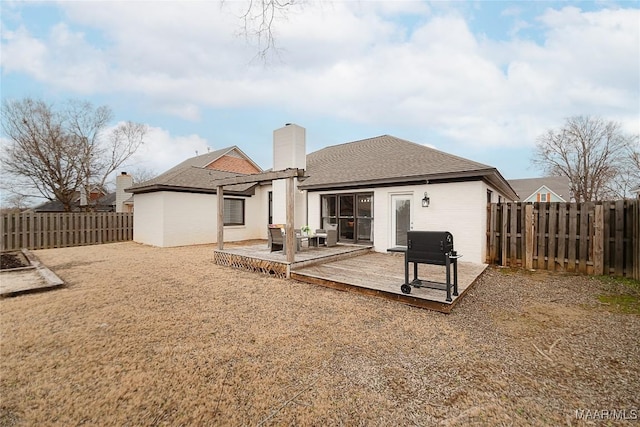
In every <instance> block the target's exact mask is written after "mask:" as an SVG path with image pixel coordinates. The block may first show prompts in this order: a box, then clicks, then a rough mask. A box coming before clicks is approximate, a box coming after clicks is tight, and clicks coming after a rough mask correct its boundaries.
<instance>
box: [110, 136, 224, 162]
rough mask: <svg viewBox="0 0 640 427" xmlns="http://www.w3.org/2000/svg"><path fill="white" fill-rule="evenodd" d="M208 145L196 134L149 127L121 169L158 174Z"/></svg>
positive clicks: (205, 149)
mask: <svg viewBox="0 0 640 427" xmlns="http://www.w3.org/2000/svg"><path fill="white" fill-rule="evenodd" d="M208 147H209V145H208V142H207V140H205V139H204V138H202V137H200V136H198V135H171V133H170V132H169V131H167V130H165V129H162V128H159V127H150V128H149V129H148V132H147V135H146V136H145V138H144V144H143V145H142V147H140V148H139V149H138V151H137V152H136V153H135V154H134V155H133V156H132V157H131V159H129V161H128V162H127V164H126V165H125V166H123V167H122V168H121V169H123V170H126V169H127V168H131V167H133V168H136V169H137V168H143V169H145V170H151V171H155V172H156V173H157V174H160V173H163V172H165V171H166V170H168V169H170V168H172V167H173V166H175V165H177V164H178V163H180V162H181V161H183V160H186V159H188V158H189V157H193V156H195V155H196V152H197V153H198V154H204V153H206V152H207V149H208ZM218 148H222V147H218Z"/></svg>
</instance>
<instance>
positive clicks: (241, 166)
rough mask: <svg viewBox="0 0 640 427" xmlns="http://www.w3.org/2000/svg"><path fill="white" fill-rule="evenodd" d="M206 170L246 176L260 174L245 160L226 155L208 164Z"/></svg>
mask: <svg viewBox="0 0 640 427" xmlns="http://www.w3.org/2000/svg"><path fill="white" fill-rule="evenodd" d="M206 168H207V169H215V170H219V171H225V172H236V173H241V174H246V175H248V174H254V173H259V172H261V171H260V170H259V169H258V168H257V167H256V166H255V165H254V164H252V163H251V162H249V161H248V160H247V159H244V158H241V157H239V156H233V155H228V154H225V155H224V156H220V157H219V158H218V159H216V160H214V161H213V162H211V163H209V164H208V165H207V166H206Z"/></svg>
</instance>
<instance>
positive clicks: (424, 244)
mask: <svg viewBox="0 0 640 427" xmlns="http://www.w3.org/2000/svg"><path fill="white" fill-rule="evenodd" d="M461 256H462V255H458V254H457V253H456V251H455V250H454V249H453V235H452V234H451V233H449V232H448V231H408V232H407V248H406V252H405V263H404V284H403V285H402V286H401V287H400V289H401V290H402V292H403V293H405V294H409V293H411V287H412V286H413V287H414V288H422V287H424V288H431V289H440V290H445V291H447V301H452V298H451V287H452V285H453V295H454V296H457V295H458V258H460V257H461ZM410 262H412V263H413V281H411V282H409V263H410ZM418 264H433V265H444V266H445V267H446V273H447V281H446V283H440V282H432V281H428V280H421V279H418ZM451 265H453V283H452V282H451Z"/></svg>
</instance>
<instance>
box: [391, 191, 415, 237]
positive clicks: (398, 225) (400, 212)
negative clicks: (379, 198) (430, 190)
mask: <svg viewBox="0 0 640 427" xmlns="http://www.w3.org/2000/svg"><path fill="white" fill-rule="evenodd" d="M411 199H412V195H411V194H393V195H391V246H392V247H393V246H407V231H409V230H411V229H412V228H413V219H412V214H411V210H412V209H411Z"/></svg>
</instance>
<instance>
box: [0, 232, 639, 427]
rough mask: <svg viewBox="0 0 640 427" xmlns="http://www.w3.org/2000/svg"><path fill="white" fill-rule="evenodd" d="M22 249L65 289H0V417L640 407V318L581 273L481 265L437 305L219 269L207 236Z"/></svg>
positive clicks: (445, 418) (377, 421) (27, 421)
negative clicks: (159, 243)
mask: <svg viewBox="0 0 640 427" xmlns="http://www.w3.org/2000/svg"><path fill="white" fill-rule="evenodd" d="M35 253H36V255H37V256H38V257H39V258H40V260H41V261H42V262H43V263H44V264H45V265H47V266H48V267H49V268H50V269H52V270H53V271H54V272H55V273H56V274H57V275H58V276H60V277H61V278H62V279H63V280H64V281H65V282H66V283H67V285H68V286H67V287H66V288H63V289H58V290H55V291H50V292H43V293H38V294H28V295H22V296H18V297H15V298H5V299H3V300H1V301H0V331H1V346H0V379H1V380H0V425H3V426H5V425H65V426H66V425H81V424H87V425H117V426H121V425H171V426H177V425H235V426H239V425H253V426H261V425H367V426H387V425H419V426H430V425H449V426H457V425H460V426H461V425H550V426H557V425H589V424H600V423H601V421H602V420H605V421H606V423H608V424H611V425H618V424H620V425H629V424H636V423H638V421H637V419H638V417H640V413H639V410H640V345H639V344H638V343H639V341H640V316H638V315H636V314H624V313H619V312H616V310H615V307H612V306H610V305H605V304H603V303H601V302H600V301H599V300H598V295H600V294H602V293H603V292H606V291H608V290H610V285H606V284H604V283H603V282H602V281H600V280H598V279H595V278H590V277H584V276H571V275H560V274H547V273H531V272H524V271H513V270H499V269H489V270H487V271H486V272H485V273H484V274H483V275H482V276H481V277H480V278H479V280H478V283H477V284H476V286H475V287H474V289H472V290H471V291H470V292H469V293H468V294H467V295H466V296H465V297H464V299H463V300H462V301H461V303H460V304H459V305H458V306H457V307H456V308H455V310H454V312H453V313H452V314H449V315H445V314H440V313H435V312H431V311H427V310H423V309H418V308H413V307H409V306H405V305H402V304H399V303H396V302H391V301H386V300H382V299H376V298H372V297H365V296H361V295H357V294H353V293H346V292H339V291H336V290H332V289H326V288H322V287H319V286H315V285H310V284H304V283H298V282H294V281H287V280H280V279H274V278H270V277H266V276H262V275H258V274H253V273H245V272H242V271H238V270H233V269H230V268H226V267H219V266H216V265H214V264H213V261H212V260H213V247H212V246H197V247H182V248H170V249H168V248H165V249H160V248H152V247H148V246H144V245H139V244H136V243H131V242H128V243H118V244H109V245H100V246H88V247H78V248H66V249H54V250H41V251H35ZM608 286H609V288H608ZM603 411H608V412H607V413H606V416H605V417H604V418H603V415H604V412H603ZM613 411H615V412H613ZM577 415H578V416H577ZM614 418H618V420H616V419H614ZM620 418H626V419H627V420H626V421H623V420H620ZM633 418H635V419H636V420H635V421H634V420H633Z"/></svg>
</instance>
